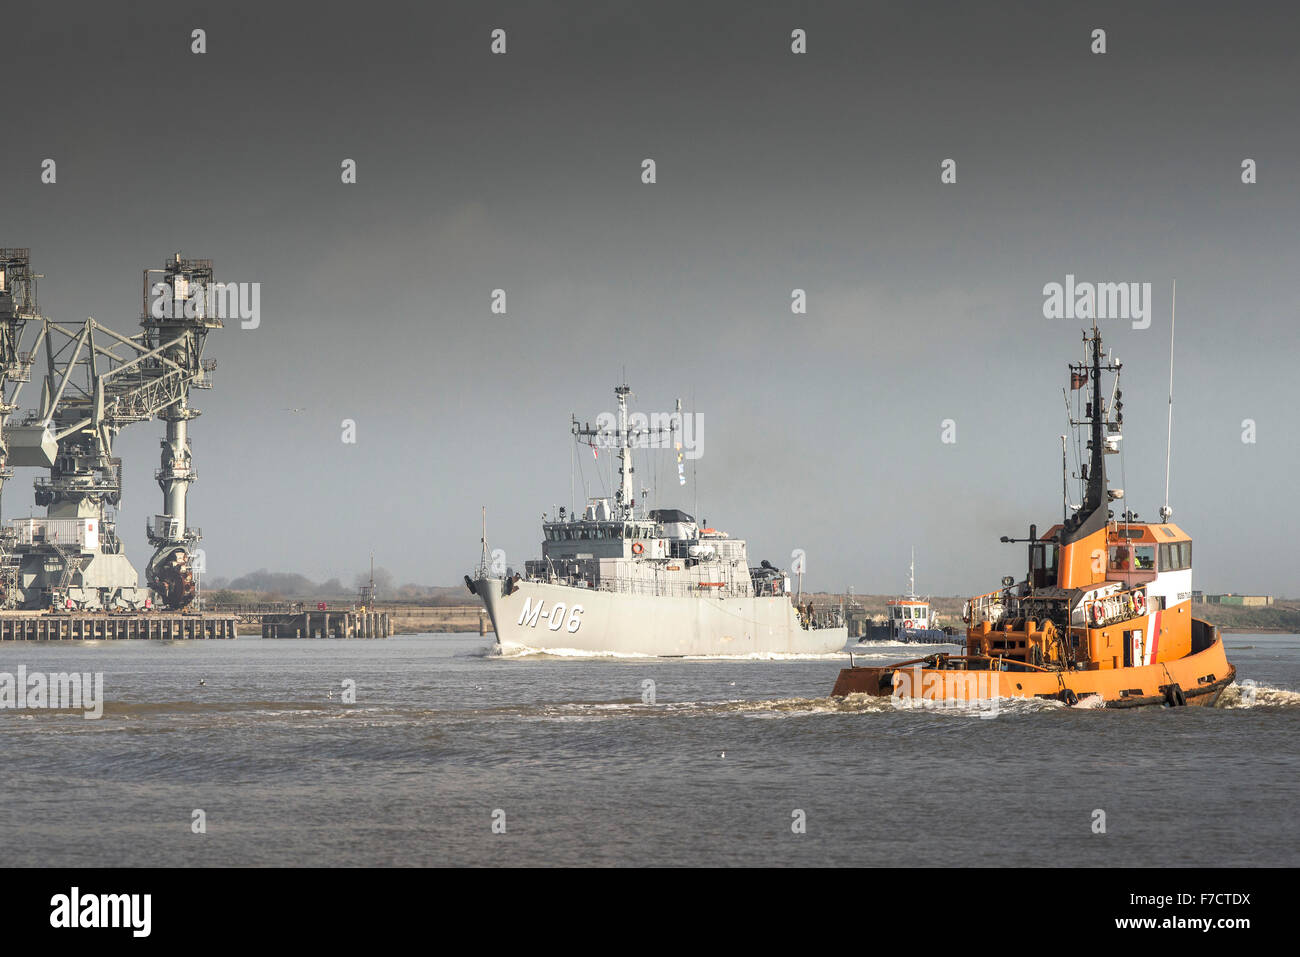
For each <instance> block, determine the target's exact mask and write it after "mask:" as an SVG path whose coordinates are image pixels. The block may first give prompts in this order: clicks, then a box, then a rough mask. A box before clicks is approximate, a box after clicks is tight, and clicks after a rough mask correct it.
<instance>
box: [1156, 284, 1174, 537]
mask: <svg viewBox="0 0 1300 957" xmlns="http://www.w3.org/2000/svg"><path fill="white" fill-rule="evenodd" d="M1177 304H1178V280H1177V279H1175V280H1174V284H1173V292H1172V294H1171V295H1170V298H1169V422H1168V425H1167V427H1166V432H1165V504H1164V505H1163V506H1161V508H1160V521H1162V522H1168V521H1169V516H1170V515H1172V514H1173V513H1174V510H1173V509H1171V508H1170V507H1169V462H1170V460H1171V459H1172V457H1173V450H1174V323H1175V321H1176V318H1175V317H1176V307H1177Z"/></svg>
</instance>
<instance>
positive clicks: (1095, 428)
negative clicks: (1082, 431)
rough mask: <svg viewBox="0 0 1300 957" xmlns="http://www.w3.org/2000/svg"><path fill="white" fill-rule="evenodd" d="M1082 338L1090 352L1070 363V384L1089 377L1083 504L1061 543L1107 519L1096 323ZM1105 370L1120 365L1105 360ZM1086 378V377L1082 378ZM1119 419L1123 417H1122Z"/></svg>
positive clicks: (1103, 415)
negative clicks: (1090, 332) (1087, 436)
mask: <svg viewBox="0 0 1300 957" xmlns="http://www.w3.org/2000/svg"><path fill="white" fill-rule="evenodd" d="M1084 341H1085V342H1087V343H1089V344H1091V346H1092V355H1091V356H1090V357H1089V361H1088V362H1087V363H1086V364H1085V363H1080V364H1078V365H1071V366H1070V372H1071V386H1074V383H1075V381H1076V377H1084V376H1086V377H1088V378H1089V379H1091V382H1089V385H1090V386H1091V387H1092V388H1091V389H1090V390H1089V394H1090V396H1091V401H1090V402H1089V403H1088V407H1089V408H1088V416H1087V422H1088V426H1089V440H1088V452H1089V455H1088V465H1087V471H1086V472H1085V473H1084V475H1083V478H1084V480H1085V483H1086V484H1085V486H1084V495H1083V504H1082V505H1081V506H1080V508H1079V511H1078V512H1077V513H1076V514H1075V515H1074V517H1073V518H1071V519H1070V520H1068V521H1067V522H1066V523H1065V527H1064V528H1063V529H1062V530H1061V544H1062V545H1068V544H1070V543H1071V542H1075V541H1078V540H1079V539H1081V538H1085V537H1086V536H1088V535H1090V534H1092V533H1093V532H1095V531H1097V530H1098V529H1099V528H1102V527H1104V526H1105V525H1106V523H1107V521H1108V520H1109V502H1108V501H1107V495H1106V458H1105V455H1106V446H1105V432H1104V430H1105V421H1106V414H1105V411H1104V410H1103V408H1102V403H1101V372H1102V368H1103V366H1102V364H1101V332H1100V331H1099V330H1098V329H1097V324H1096V322H1094V323H1093V326H1092V335H1090V336H1085V337H1084ZM1105 368H1106V369H1107V370H1110V371H1118V369H1119V366H1118V364H1115V363H1110V362H1108V363H1107V364H1106V366H1105ZM1085 381H1086V380H1085ZM1121 421H1122V420H1121ZM1071 424H1072V425H1082V424H1083V423H1082V422H1073V421H1072V422H1071Z"/></svg>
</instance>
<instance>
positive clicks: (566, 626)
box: [466, 385, 848, 656]
mask: <svg viewBox="0 0 1300 957" xmlns="http://www.w3.org/2000/svg"><path fill="white" fill-rule="evenodd" d="M630 391H631V390H630V389H629V388H628V387H627V386H626V385H623V386H619V387H617V388H616V389H615V396H616V399H617V403H618V411H617V414H616V420H615V422H614V423H613V425H612V427H610V428H603V429H592V428H590V427H589V426H587V427H584V426H582V425H580V424H579V423H578V422H577V421H576V419H575V420H574V421H573V423H572V428H571V431H572V433H573V435H574V436H575V437H576V438H577V439H579V440H580V441H583V442H585V443H587V444H591V445H592V447H593V448H595V449H597V450H599V448H601V447H604V448H612V449H613V450H614V451H615V452H616V454H617V465H618V485H617V487H616V488H615V489H614V494H613V495H610V496H597V497H592V498H590V499H589V500H588V502H587V504H586V506H585V507H584V508H583V510H582V512H581V514H576V515H575V514H573V513H571V512H567V511H566V510H565V509H564V508H560V509H559V510H558V512H557V513H556V514H555V515H554V516H548V517H547V520H545V521H544V522H543V524H542V534H543V541H542V555H541V557H540V558H537V559H531V560H529V561H527V562H526V563H525V565H524V571H523V573H522V574H521V573H511V572H509V571H508V570H506V569H503V568H493V567H492V562H491V559H490V555H489V552H488V549H487V543H486V533H485V535H484V541H483V559H482V562H481V564H480V567H479V569H478V570H477V572H476V573H475V575H474V577H473V578H471V577H470V576H468V575H467V576H466V584H467V585H468V586H469V588H470V590H471V591H472V592H474V593H475V594H477V595H479V596H480V597H481V598H482V599H483V602H484V604H485V605H486V606H487V610H488V614H489V616H490V617H491V619H492V623H493V626H494V628H495V629H496V634H497V640H498V642H499V644H500V646H501V648H502V650H503V651H504V652H518V651H528V650H532V651H560V652H575V651H576V652H583V653H599V654H628V655H648V656H697V655H751V654H752V655H764V654H821V653H828V652H833V651H837V650H839V649H840V648H842V647H844V645H845V643H846V641H847V638H848V632H847V629H846V628H845V627H844V626H843V622H842V616H841V615H840V614H839V610H838V609H825V608H823V609H820V610H819V609H816V608H815V607H814V606H813V603H812V602H811V600H808V601H807V602H805V601H804V600H803V599H802V596H801V595H799V594H798V593H797V591H795V590H793V589H792V588H791V579H790V576H789V575H788V574H787V573H786V572H784V571H783V570H781V569H779V568H777V567H775V566H774V565H772V564H771V563H770V562H767V561H763V562H760V563H759V564H758V565H756V566H753V567H751V566H750V564H749V561H750V560H749V554H748V549H747V546H746V543H745V541H744V540H743V539H739V538H733V537H731V536H730V535H728V534H727V533H726V532H723V531H719V530H717V529H714V528H710V527H706V526H703V525H702V524H701V523H700V522H698V521H697V520H696V518H695V516H693V515H691V514H689V513H687V512H685V511H683V510H681V509H678V508H652V509H645V510H642V509H640V508H638V504H637V501H636V499H635V496H634V492H633V475H634V468H633V464H632V450H633V448H634V447H639V446H643V445H646V444H655V443H657V444H658V445H659V447H674V446H675V445H676V444H677V443H675V442H673V441H672V435H671V432H672V430H673V429H674V428H678V427H679V423H680V415H681V404H680V402H679V403H678V406H677V411H676V413H675V417H674V419H673V421H674V423H678V424H672V425H669V426H666V427H664V428H663V429H662V430H656V429H647V428H629V425H628V409H627V400H628V396H629V395H630ZM665 433H667V434H665Z"/></svg>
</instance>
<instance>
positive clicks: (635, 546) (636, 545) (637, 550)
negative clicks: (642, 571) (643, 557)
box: [632, 542, 645, 555]
mask: <svg viewBox="0 0 1300 957" xmlns="http://www.w3.org/2000/svg"><path fill="white" fill-rule="evenodd" d="M643 551H645V546H644V545H642V544H641V543H640V542H633V543H632V554H633V555H640V554H641V553H642V552H643Z"/></svg>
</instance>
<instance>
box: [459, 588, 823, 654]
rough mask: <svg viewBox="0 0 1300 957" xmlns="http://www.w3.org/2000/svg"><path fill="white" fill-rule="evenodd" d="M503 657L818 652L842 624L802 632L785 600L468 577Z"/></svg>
mask: <svg viewBox="0 0 1300 957" xmlns="http://www.w3.org/2000/svg"><path fill="white" fill-rule="evenodd" d="M474 589H475V592H476V594H478V595H479V597H480V598H482V599H483V604H484V605H485V606H486V607H487V612H488V616H489V617H490V618H491V619H492V626H493V628H494V629H495V630H496V634H497V641H498V643H499V644H500V646H501V650H502V652H503V653H505V654H517V653H520V652H529V651H532V652H552V653H561V654H572V653H574V652H578V653H582V654H591V655H632V656H641V657H697V656H699V657H708V656H721V655H725V656H745V655H821V654H832V653H834V652H837V651H841V650H842V649H843V648H844V646H845V645H846V644H847V642H848V630H847V629H846V628H811V629H805V628H803V627H802V625H801V624H800V622H799V618H798V615H797V614H796V612H795V610H794V607H793V605H792V604H791V602H790V599H789V598H788V597H784V596H782V597H773V598H754V597H748V598H715V597H702V598H693V597H671V596H654V595H630V594H624V593H618V592H609V591H600V590H596V589H591V588H573V587H570V586H565V585H554V584H548V583H543V582H530V581H520V582H518V583H516V584H515V587H514V590H513V591H512V592H511V593H510V594H508V595H507V594H506V593H505V583H504V582H503V581H502V580H501V579H496V578H479V579H476V580H475V581H474Z"/></svg>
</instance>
